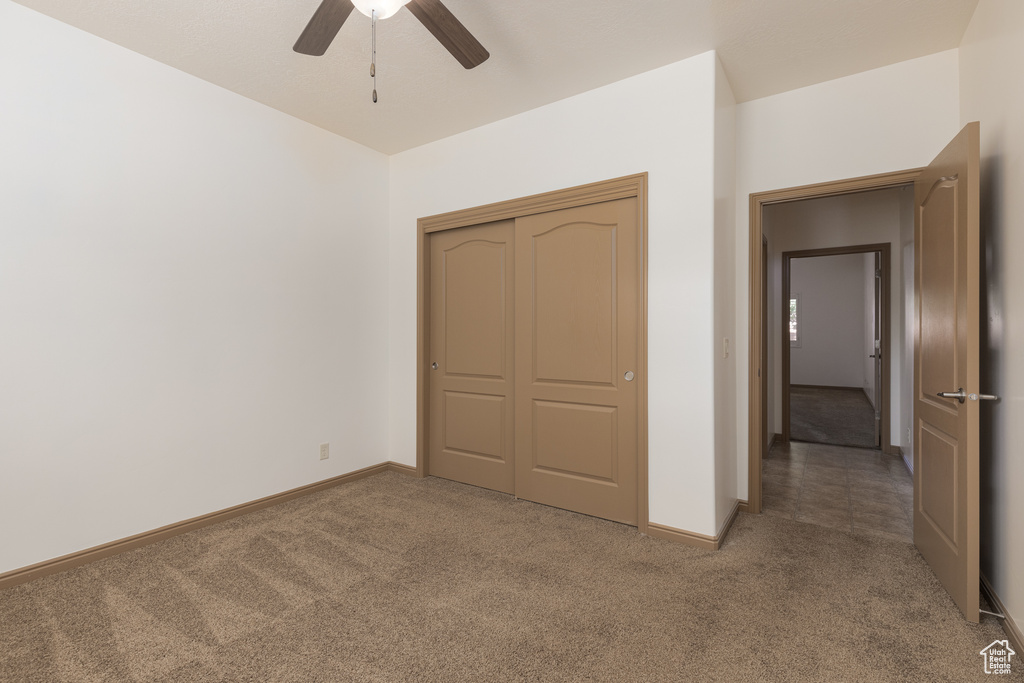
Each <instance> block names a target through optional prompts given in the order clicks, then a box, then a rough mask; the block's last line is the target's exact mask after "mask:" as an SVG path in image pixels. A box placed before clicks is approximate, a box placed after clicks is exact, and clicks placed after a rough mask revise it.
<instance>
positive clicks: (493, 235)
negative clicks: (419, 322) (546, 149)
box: [428, 220, 515, 493]
mask: <svg viewBox="0 0 1024 683" xmlns="http://www.w3.org/2000/svg"><path fill="white" fill-rule="evenodd" d="M514 226H515V223H514V221H511V220H509V221H502V222H499V223H490V224H487V225H481V226H474V227H469V228H460V229H457V230H446V231H443V232H438V233H435V234H433V235H431V237H430V358H431V368H432V369H431V370H430V452H429V460H428V463H429V473H430V474H432V475H434V476H438V477H443V478H445V479H454V480H456V481H460V482H463V483H466V484H473V485H474V486H482V487H485V488H489V489H494V490H496V491H503V492H505V493H513V492H514V488H515V469H514V467H513V457H514V453H513V443H514V441H513V439H514V428H513V416H514V406H513V393H512V390H513V361H514V347H513V325H514V303H513V302H514V299H513V295H514V292H513V277H514V265H513V264H514V257H515V254H514V247H513V233H514Z"/></svg>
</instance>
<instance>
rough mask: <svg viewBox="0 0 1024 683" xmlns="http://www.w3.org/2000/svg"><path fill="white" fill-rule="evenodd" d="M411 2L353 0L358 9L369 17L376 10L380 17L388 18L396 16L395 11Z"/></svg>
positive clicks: (407, 0)
mask: <svg viewBox="0 0 1024 683" xmlns="http://www.w3.org/2000/svg"><path fill="white" fill-rule="evenodd" d="M408 3H409V0H352V4H353V5H355V7H356V9H357V10H359V11H360V12H362V13H363V14H365V15H366V16H368V17H372V16H373V13H374V12H376V14H377V18H378V19H387V18H388V17H391V16H394V15H395V12H397V11H398V10H400V9H402V8H403V7H404V6H405V5H407V4H408Z"/></svg>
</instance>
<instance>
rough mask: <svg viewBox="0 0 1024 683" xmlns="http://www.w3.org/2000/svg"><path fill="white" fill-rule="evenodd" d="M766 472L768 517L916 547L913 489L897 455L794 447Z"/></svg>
mask: <svg viewBox="0 0 1024 683" xmlns="http://www.w3.org/2000/svg"><path fill="white" fill-rule="evenodd" d="M762 467H763V470H762V474H763V482H764V499H763V500H764V505H763V510H764V513H765V514H766V515H779V516H783V517H786V518H788V519H795V520H797V521H801V522H808V523H810V524H817V525H819V526H826V527H832V528H838V529H844V530H846V531H852V532H856V533H862V534H867V535H872V536H880V537H883V538H888V539H891V540H898V541H904V542H906V543H912V542H913V526H912V520H913V517H912V515H913V501H914V484H913V479H912V478H911V475H910V472H908V471H907V467H906V465H905V464H904V463H903V460H902V459H901V458H900V457H898V456H893V455H886V454H884V453H882V452H881V451H878V450H870V449H865V448H848V447H844V446H829V445H824V444H813V443H800V442H790V443H788V444H785V443H778V444H775V445H774V446H772V448H771V450H770V451H769V453H768V456H767V457H766V458H765V459H764V463H763V465H762Z"/></svg>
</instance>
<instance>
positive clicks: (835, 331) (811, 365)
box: [779, 254, 865, 388]
mask: <svg viewBox="0 0 1024 683" xmlns="http://www.w3.org/2000/svg"><path fill="white" fill-rule="evenodd" d="M789 263H790V266H789V268H790V270H789V282H790V293H791V294H790V295H791V296H793V295H797V294H799V295H800V311H799V312H798V318H799V335H800V345H799V346H792V345H791V346H790V350H789V381H790V382H791V383H793V384H809V385H816V386H829V387H858V388H859V387H861V386H862V385H863V379H864V378H863V375H864V361H863V355H864V320H865V318H864V257H863V255H861V254H843V255H841V256H818V257H813V258H795V259H791V260H790V262H789ZM780 304H782V306H781V309H780V311H779V314H780V315H781V317H785V314H786V306H785V303H784V302H781V301H780ZM782 329H783V330H785V329H786V327H785V325H783V327H782Z"/></svg>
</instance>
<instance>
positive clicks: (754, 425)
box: [746, 169, 920, 513]
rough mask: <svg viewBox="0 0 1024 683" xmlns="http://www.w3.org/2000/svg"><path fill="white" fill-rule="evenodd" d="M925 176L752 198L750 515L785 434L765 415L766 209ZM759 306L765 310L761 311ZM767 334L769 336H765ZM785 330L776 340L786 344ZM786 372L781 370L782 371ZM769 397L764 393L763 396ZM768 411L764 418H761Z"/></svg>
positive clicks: (910, 173)
mask: <svg viewBox="0 0 1024 683" xmlns="http://www.w3.org/2000/svg"><path fill="white" fill-rule="evenodd" d="M919 175H920V170H919V169H911V170H906V171H897V172H893V173H884V174H879V175H874V176H865V177H862V178H851V179H847V180H840V181H834V182H828V183H820V184H815V185H806V186H802V187H796V188H788V189H783V190H773V191H769V192H761V193H757V194H752V195H751V197H750V242H749V244H750V252H749V253H750V255H751V257H750V296H749V301H750V302H751V305H750V328H749V329H750V336H749V354H750V355H749V359H748V362H749V375H748V377H749V384H748V396H749V401H750V402H749V413H748V415H749V430H748V435H749V440H748V449H749V450H748V453H749V458H748V495H747V506H746V507H747V511H749V512H752V513H760V512H761V511H762V465H763V459H764V456H765V454H766V452H767V447H768V445H769V443H771V441H772V440H774V439H776V438H778V439H781V436H782V435H781V429H780V430H779V432H776V431H775V429H774V425H773V424H771V422H770V421H771V420H772V418H773V417H774V416H773V415H772V414H771V413H770V412H769V411H767V410H764V408H765V406H763V404H762V396H763V395H767V389H768V388H769V387H770V386H771V384H768V385H767V386H766V383H769V382H770V380H772V379H774V375H775V374H776V371H775V369H774V363H773V361H772V358H771V354H769V353H766V349H764V348H763V341H762V340H765V342H764V343H771V342H770V339H771V338H772V335H771V334H770V332H771V328H769V327H767V326H769V325H770V324H771V317H770V315H769V313H768V310H766V308H765V303H764V302H770V301H771V297H769V296H765V294H764V292H763V288H764V287H765V286H768V284H767V283H768V278H767V276H766V273H765V269H766V267H767V264H762V258H763V255H764V253H765V251H766V250H765V247H764V242H765V233H764V210H765V209H766V208H767V207H771V206H776V205H780V204H785V203H788V202H794V201H799V200H816V199H823V198H827V197H840V196H845V195H853V194H857V193H862V192H868V191H873V190H886V189H893V188H901V187H905V186H907V185H910V184H913V182H914V181H915V180H916V179H917V177H918V176H919ZM768 244H769V248H772V245H771V237H769V238H768ZM758 303H760V304H761V305H757V304H758ZM766 332H767V334H766ZM781 334H782V333H781V330H779V333H778V334H777V335H774V338H775V339H780V338H781ZM779 372H781V369H780V370H779ZM762 392H765V393H762ZM762 410H764V412H762ZM765 420H769V424H768V425H767V429H765V428H764V421H765ZM763 434H769V435H771V436H769V437H768V439H767V440H762V435H763Z"/></svg>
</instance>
